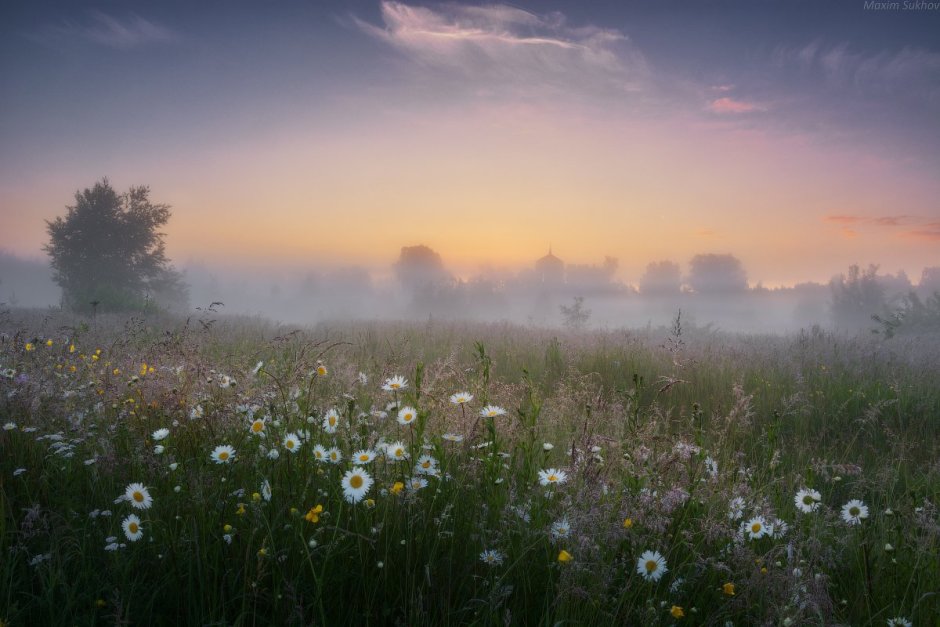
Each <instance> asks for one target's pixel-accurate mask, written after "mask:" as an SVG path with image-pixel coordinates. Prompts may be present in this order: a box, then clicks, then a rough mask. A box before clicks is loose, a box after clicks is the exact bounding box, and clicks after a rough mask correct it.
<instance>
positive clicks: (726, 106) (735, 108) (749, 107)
mask: <svg viewBox="0 0 940 627" xmlns="http://www.w3.org/2000/svg"><path fill="white" fill-rule="evenodd" d="M708 110H709V111H711V112H712V113H733V114H736V113H753V112H755V111H763V110H764V108H763V107H761V106H760V105H757V104H754V103H753V102H745V101H743V100H735V99H734V98H719V99H717V100H713V101H712V102H711V103H710V104H709V105H708Z"/></svg>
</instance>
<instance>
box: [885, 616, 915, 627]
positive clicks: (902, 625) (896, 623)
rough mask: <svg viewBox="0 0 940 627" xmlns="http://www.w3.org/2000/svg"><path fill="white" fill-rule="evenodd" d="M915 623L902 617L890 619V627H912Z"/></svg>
mask: <svg viewBox="0 0 940 627" xmlns="http://www.w3.org/2000/svg"><path fill="white" fill-rule="evenodd" d="M912 625H913V623H911V621H909V620H907V619H906V618H904V617H902V616H897V617H895V618H889V619H888V627H912Z"/></svg>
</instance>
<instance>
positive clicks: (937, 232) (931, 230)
mask: <svg viewBox="0 0 940 627" xmlns="http://www.w3.org/2000/svg"><path fill="white" fill-rule="evenodd" d="M904 235H905V236H907V237H912V238H915V239H926V240H930V241H932V242H940V222H928V223H927V224H925V225H923V226H922V227H921V228H918V229H913V230H910V231H906V232H905V233H904Z"/></svg>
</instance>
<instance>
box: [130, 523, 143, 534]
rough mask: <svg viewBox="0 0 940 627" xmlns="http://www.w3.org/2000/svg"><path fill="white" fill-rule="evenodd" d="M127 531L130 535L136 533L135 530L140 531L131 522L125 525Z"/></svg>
mask: <svg viewBox="0 0 940 627" xmlns="http://www.w3.org/2000/svg"><path fill="white" fill-rule="evenodd" d="M127 529H128V530H129V531H130V532H131V533H137V530H138V529H140V527H139V526H138V525H137V523H135V522H132V523H130V524H128V525H127Z"/></svg>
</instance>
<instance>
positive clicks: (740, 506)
mask: <svg viewBox="0 0 940 627" xmlns="http://www.w3.org/2000/svg"><path fill="white" fill-rule="evenodd" d="M742 516H744V499H743V498H742V497H740V496H736V497H734V498H733V499H731V502H730V503H728V518H730V519H731V520H737V519H738V518H741V517H742Z"/></svg>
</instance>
